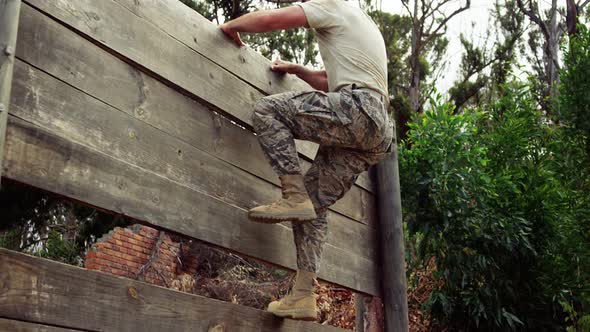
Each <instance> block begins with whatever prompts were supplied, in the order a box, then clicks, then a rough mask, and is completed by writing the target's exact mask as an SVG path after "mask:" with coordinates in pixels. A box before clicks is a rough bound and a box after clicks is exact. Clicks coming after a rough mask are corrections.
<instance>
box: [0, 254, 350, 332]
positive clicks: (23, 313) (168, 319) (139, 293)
mask: <svg viewBox="0 0 590 332" xmlns="http://www.w3.org/2000/svg"><path fill="white" fill-rule="evenodd" d="M0 266H10V268H9V269H2V270H0V286H2V287H0V312H2V315H3V316H5V317H8V318H11V319H20V320H27V321H32V322H38V323H45V324H52V325H60V326H67V327H69V328H74V329H84V330H90V331H145V332H152V331H153V332H160V331H208V330H209V328H211V327H214V326H216V325H219V324H223V325H225V326H226V328H227V330H228V331H232V332H233V331H236V332H241V331H244V332H246V331H268V332H271V331H272V332H275V331H279V332H280V331H283V332H294V331H309V332H311V331H320V332H322V331H325V332H331V331H334V332H335V331H345V330H342V329H338V328H334V327H330V326H324V325H320V324H315V323H310V322H301V321H294V320H288V319H286V320H285V319H279V318H276V317H274V316H273V315H272V314H270V313H267V312H264V311H261V310H256V309H253V308H249V307H245V306H241V305H236V304H231V303H227V302H222V301H218V300H213V299H209V298H206V297H202V296H196V295H190V294H186V293H181V292H177V291H173V290H169V289H165V288H161V287H157V286H153V285H149V284H146V283H142V282H139V281H135V280H130V279H126V278H121V277H115V276H112V275H107V274H104V273H101V272H97V271H88V270H84V269H81V268H77V267H73V266H68V265H64V264H61V263H57V262H53V261H49V260H45V259H41V258H36V257H31V256H27V255H23V254H20V253H15V252H11V251H8V250H5V249H0Z"/></svg>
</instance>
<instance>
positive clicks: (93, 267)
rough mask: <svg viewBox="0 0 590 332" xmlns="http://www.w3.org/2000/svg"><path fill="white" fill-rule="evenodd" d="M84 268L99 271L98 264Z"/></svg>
mask: <svg viewBox="0 0 590 332" xmlns="http://www.w3.org/2000/svg"><path fill="white" fill-rule="evenodd" d="M84 267H85V268H86V269H88V270H98V264H96V263H92V264H85V265H84Z"/></svg>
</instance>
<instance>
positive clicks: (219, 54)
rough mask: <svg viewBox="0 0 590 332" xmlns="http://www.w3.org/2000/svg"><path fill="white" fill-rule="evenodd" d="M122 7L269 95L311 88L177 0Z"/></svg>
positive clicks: (122, 0) (124, 2)
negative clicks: (273, 67) (275, 68)
mask: <svg viewBox="0 0 590 332" xmlns="http://www.w3.org/2000/svg"><path fill="white" fill-rule="evenodd" d="M115 2H117V3H119V4H120V5H121V6H124V7H126V8H127V9H129V10H130V11H131V12H133V13H134V14H136V15H137V16H139V17H142V18H144V19H145V20H147V21H149V22H151V23H152V24H153V25H155V26H157V27H158V28H160V29H161V30H162V31H164V32H166V33H167V34H168V35H170V36H171V37H173V38H175V39H176V40H178V41H180V42H182V43H184V44H185V45H186V46H188V47H190V48H191V49H193V50H194V51H196V52H197V53H199V54H201V55H203V56H204V57H206V58H207V59H210V60H211V61H213V62H215V63H217V64H218V65H219V66H221V67H223V68H225V69H227V70H229V71H230V72H232V73H233V74H234V75H236V76H237V77H239V78H240V79H242V80H243V81H245V82H248V83H249V84H251V85H253V86H254V87H256V88H257V89H259V90H261V91H262V92H263V93H265V94H276V93H281V92H285V91H290V90H309V89H311V87H310V86H309V85H308V84H307V83H305V82H303V81H302V80H300V79H298V78H297V77H295V76H293V75H276V74H274V73H273V72H272V71H270V70H269V60H268V59H266V58H265V57H264V56H262V55H261V54H260V53H258V52H256V51H255V50H253V49H251V48H249V47H247V46H246V47H237V46H236V45H235V44H234V43H231V42H229V43H228V42H227V41H228V39H227V37H225V35H224V34H222V33H221V31H220V30H219V28H218V27H217V25H216V24H214V23H212V22H211V21H209V20H207V19H206V18H205V17H203V16H201V15H199V13H197V12H196V11H194V10H189V9H188V8H187V7H186V5H185V4H183V3H182V2H180V1H176V0H142V1H135V0H115Z"/></svg>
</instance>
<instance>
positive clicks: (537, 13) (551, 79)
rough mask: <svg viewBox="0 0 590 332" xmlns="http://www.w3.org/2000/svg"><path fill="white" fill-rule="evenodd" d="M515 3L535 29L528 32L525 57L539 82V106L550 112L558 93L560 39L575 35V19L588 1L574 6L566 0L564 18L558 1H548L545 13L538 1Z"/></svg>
mask: <svg viewBox="0 0 590 332" xmlns="http://www.w3.org/2000/svg"><path fill="white" fill-rule="evenodd" d="M516 3H517V5H518V8H519V9H520V11H521V12H522V13H523V14H524V15H525V16H526V17H528V19H529V20H530V21H531V22H532V24H533V25H534V27H535V29H531V31H530V35H529V41H528V52H526V51H525V53H524V55H525V57H526V58H527V60H528V61H529V63H530V64H531V65H532V68H533V71H534V72H535V74H536V77H537V78H538V82H539V86H538V87H537V90H538V91H539V95H540V100H539V102H540V105H541V106H542V108H543V109H544V110H545V111H550V110H551V105H552V102H553V101H554V99H555V97H556V95H557V92H558V89H557V86H558V83H559V70H560V69H561V64H560V60H559V45H560V41H561V38H562V36H563V35H564V33H566V32H567V31H568V30H570V31H571V32H572V33H575V23H576V22H577V17H578V16H579V14H580V13H581V12H582V10H583V9H584V7H585V6H587V5H588V4H589V3H590V1H589V0H578V2H577V3H576V2H575V0H568V1H567V5H568V10H567V14H566V13H565V11H564V9H563V8H562V7H559V6H558V2H557V0H551V5H550V7H549V8H548V9H547V10H542V9H541V8H540V6H539V1H536V0H516ZM568 15H569V22H568V21H567V16H568ZM566 23H567V24H568V25H567V26H566ZM539 41H541V43H540V42H539Z"/></svg>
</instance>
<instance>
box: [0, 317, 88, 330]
mask: <svg viewBox="0 0 590 332" xmlns="http://www.w3.org/2000/svg"><path fill="white" fill-rule="evenodd" d="M0 331H6V332H76V331H80V330H71V329H65V328H61V327H55V326H49V325H42V324H35V323H28V322H21V321H18V320H10V319H3V318H0Z"/></svg>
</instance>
